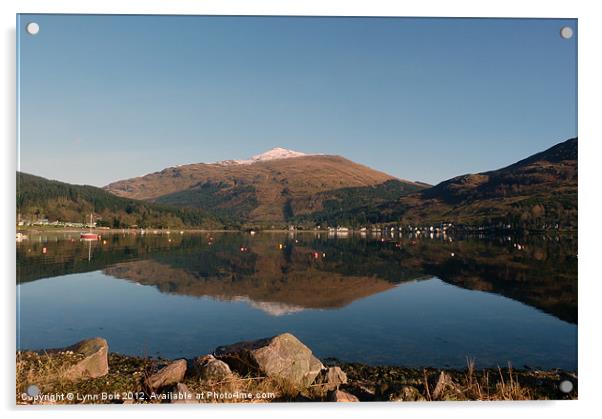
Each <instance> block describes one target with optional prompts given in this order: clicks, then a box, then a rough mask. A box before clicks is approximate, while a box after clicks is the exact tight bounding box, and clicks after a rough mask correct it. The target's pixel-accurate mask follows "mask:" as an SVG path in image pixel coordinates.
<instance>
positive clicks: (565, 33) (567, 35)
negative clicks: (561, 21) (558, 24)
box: [560, 26, 573, 39]
mask: <svg viewBox="0 0 602 419" xmlns="http://www.w3.org/2000/svg"><path fill="white" fill-rule="evenodd" d="M560 36H561V37H562V38H564V39H571V38H572V37H573V28H571V27H570V26H563V27H562V28H560Z"/></svg>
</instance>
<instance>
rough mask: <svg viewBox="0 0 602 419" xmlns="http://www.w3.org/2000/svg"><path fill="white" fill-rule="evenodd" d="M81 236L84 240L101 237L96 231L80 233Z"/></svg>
mask: <svg viewBox="0 0 602 419" xmlns="http://www.w3.org/2000/svg"><path fill="white" fill-rule="evenodd" d="M79 238H80V239H84V240H98V239H99V238H100V237H99V236H98V234H96V233H82V234H80V235H79Z"/></svg>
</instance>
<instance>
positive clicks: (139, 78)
mask: <svg viewBox="0 0 602 419" xmlns="http://www.w3.org/2000/svg"><path fill="white" fill-rule="evenodd" d="M31 21H35V22H38V23H39V25H40V32H39V33H38V34H37V35H36V36H30V35H28V34H27V33H26V32H25V26H26V24H27V23H28V22H31ZM563 25H569V26H571V27H572V28H573V29H574V31H575V37H573V39H570V40H565V39H563V38H561V37H560V35H559V31H560V28H561V27H562V26H563ZM576 25H577V22H576V20H570V19H566V20H509V19H499V20H472V19H413V18H404V19H398V18H294V17H291V18H286V17H285V18H276V17H271V18H270V17H202V16H171V17H169V16H86V15H80V16H76V15H73V16H69V15H21V16H20V19H18V29H17V30H18V32H19V42H20V45H19V48H18V54H19V58H20V59H19V63H20V93H21V95H20V117H21V124H20V140H21V142H20V169H21V170H23V171H25V172H29V173H33V174H37V175H40V176H45V177H49V178H53V179H58V180H63V181H67V182H72V183H87V184H92V185H97V186H102V185H105V184H107V183H109V182H111V181H115V180H118V179H123V178H129V177H133V176H139V175H143V174H146V173H149V172H153V171H157V170H161V169H163V168H165V167H168V166H174V165H177V164H184V163H196V162H211V161H216V160H223V159H243V158H248V157H249V156H251V155H253V154H257V153H260V152H263V151H265V150H267V149H269V148H272V147H276V146H280V147H286V148H290V149H293V150H298V151H303V152H307V153H327V154H339V155H343V156H345V157H347V158H349V159H351V160H354V161H357V162H360V163H363V164H366V165H368V166H371V167H373V168H376V169H379V170H382V171H385V172H387V173H390V174H392V175H395V176H398V177H400V178H404V179H410V180H421V181H425V182H429V183H437V182H439V181H442V180H445V179H447V178H450V177H453V176H456V175H460V174H464V173H469V172H478V171H483V170H489V169H495V168H498V167H501V166H504V165H507V164H510V163H513V162H515V161H517V160H519V159H521V158H523V157H526V156H528V155H530V154H533V153H535V152H538V151H541V150H543V149H545V148H547V147H550V146H552V145H554V144H555V143H558V142H560V141H563V140H565V139H568V138H571V137H574V136H576V135H577V125H576V95H577V92H576V66H577V64H576V49H577V46H576V45H577V44H576V34H577V27H576Z"/></svg>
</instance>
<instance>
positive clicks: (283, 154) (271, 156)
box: [215, 147, 312, 166]
mask: <svg viewBox="0 0 602 419" xmlns="http://www.w3.org/2000/svg"><path fill="white" fill-rule="evenodd" d="M311 155H312V154H306V153H301V152H300V151H293V150H289V149H286V148H282V147H274V148H272V149H271V150H268V151H266V152H265V153H261V154H257V155H255V156H253V157H251V158H250V159H248V160H223V161H219V162H217V163H215V164H218V165H220V166H231V165H236V164H252V163H258V162H263V161H270V160H281V159H292V158H295V157H304V156H311Z"/></svg>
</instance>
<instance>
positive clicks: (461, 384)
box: [423, 359, 534, 401]
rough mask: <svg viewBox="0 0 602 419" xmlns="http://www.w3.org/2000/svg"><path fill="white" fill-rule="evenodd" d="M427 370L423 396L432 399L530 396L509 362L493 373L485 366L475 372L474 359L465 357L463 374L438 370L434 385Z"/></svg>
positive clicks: (505, 398) (484, 398) (531, 393)
mask: <svg viewBox="0 0 602 419" xmlns="http://www.w3.org/2000/svg"><path fill="white" fill-rule="evenodd" d="M429 378H430V377H429V375H428V373H427V371H426V370H425V371H424V383H423V384H424V388H425V393H426V394H425V397H426V399H427V400H429V401H433V400H533V399H534V395H533V392H532V391H531V390H530V389H529V388H527V387H524V386H522V385H521V384H520V383H519V378H518V375H517V374H515V373H514V372H513V370H512V365H511V364H508V368H507V369H506V370H502V368H500V367H498V368H497V372H496V373H495V374H492V373H491V371H490V370H484V371H482V372H481V373H480V374H479V373H477V372H476V369H475V361H474V359H467V367H466V371H465V372H464V374H463V375H459V376H456V377H454V378H452V377H451V376H450V375H449V374H447V373H445V372H441V374H440V375H439V378H438V380H437V381H436V383H435V385H434V387H433V381H432V380H429Z"/></svg>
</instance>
